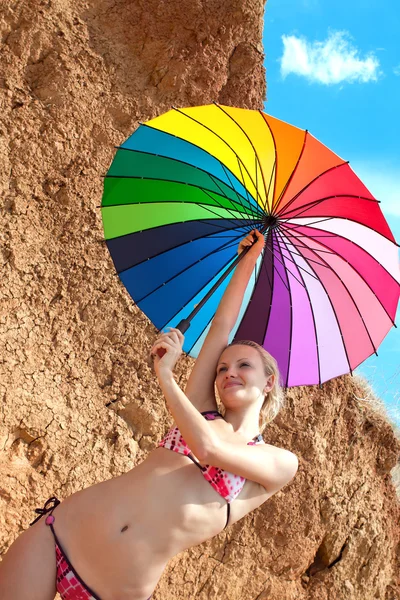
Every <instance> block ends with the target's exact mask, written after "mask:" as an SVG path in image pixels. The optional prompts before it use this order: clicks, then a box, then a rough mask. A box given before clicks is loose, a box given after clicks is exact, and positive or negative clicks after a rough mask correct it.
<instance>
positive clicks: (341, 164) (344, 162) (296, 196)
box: [276, 161, 349, 217]
mask: <svg viewBox="0 0 400 600" xmlns="http://www.w3.org/2000/svg"><path fill="white" fill-rule="evenodd" d="M348 164H349V161H342V162H341V163H340V164H339V165H335V166H333V167H329V169H326V170H325V171H323V172H322V173H320V174H319V175H317V176H316V177H314V179H311V181H309V182H308V183H307V184H306V185H305V186H304V187H303V188H301V190H299V191H298V192H297V193H296V194H295V195H294V196H293V198H292V199H291V200H289V202H288V203H287V204H285V206H282V208H281V209H280V210H279V211H278V213H277V215H276V216H277V217H279V216H280V215H281V214H282V212H286V211H287V209H288V208H289V206H291V205H292V204H293V202H294V201H295V200H297V198H298V197H299V196H300V194H302V193H303V192H304V191H305V190H306V189H307V188H308V187H310V185H311V184H312V183H314V181H317V179H319V178H320V177H322V176H323V175H325V174H326V173H329V171H333V169H338V168H339V167H342V166H343V165H348Z"/></svg>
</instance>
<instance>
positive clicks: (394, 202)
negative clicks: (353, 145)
mask: <svg viewBox="0 0 400 600" xmlns="http://www.w3.org/2000/svg"><path fill="white" fill-rule="evenodd" d="M350 166H351V168H352V169H353V171H354V172H355V173H356V174H357V175H358V177H359V178H360V179H361V181H362V182H363V183H364V185H366V186H367V188H368V189H369V191H370V192H371V193H372V194H373V195H374V196H375V198H376V199H377V200H380V201H381V209H382V212H383V214H384V215H393V216H395V217H400V169H396V168H395V166H394V165H388V166H386V165H385V164H383V163H382V162H380V161H376V162H372V161H371V162H365V161H363V162H357V161H356V162H353V161H351V163H350Z"/></svg>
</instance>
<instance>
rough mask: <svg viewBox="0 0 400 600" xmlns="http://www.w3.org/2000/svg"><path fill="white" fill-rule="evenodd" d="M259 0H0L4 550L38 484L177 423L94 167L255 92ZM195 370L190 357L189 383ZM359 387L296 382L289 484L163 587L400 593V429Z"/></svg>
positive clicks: (271, 594) (100, 169)
mask: <svg viewBox="0 0 400 600" xmlns="http://www.w3.org/2000/svg"><path fill="white" fill-rule="evenodd" d="M263 9H264V7H263V2H262V0H245V1H244V0H190V1H187V0H181V1H179V2H177V1H176V0H168V1H163V0H135V1H134V2H128V1H127V0H113V1H111V0H104V1H103V2H96V1H95V0H74V1H73V0H18V1H16V2H12V3H11V2H7V3H5V5H2V8H1V17H0V35H1V44H2V45H1V61H0V69H1V71H0V91H1V100H0V101H1V111H0V119H1V122H0V156H1V160H0V192H1V198H2V202H1V215H2V217H1V218H2V226H1V234H0V235H1V260H2V292H1V297H2V302H1V315H0V319H1V332H0V345H1V351H0V356H1V363H0V365H1V366H0V369H1V371H0V373H1V374H0V392H1V400H0V402H1V404H0V410H1V423H0V448H1V451H0V452H1V454H0V523H1V533H0V552H1V553H4V552H5V551H6V549H7V548H8V546H9V545H10V543H11V542H12V540H13V539H14V538H15V537H16V536H17V534H18V533H19V532H21V531H22V530H23V529H25V528H26V527H27V526H28V524H29V522H30V521H31V520H32V515H33V509H34V508H35V507H37V506H40V505H42V503H43V502H44V501H45V500H46V499H47V498H48V497H49V496H52V495H53V494H55V495H57V496H59V497H60V498H65V497H66V496H68V495H69V494H71V493H73V492H75V491H77V490H79V489H81V488H83V487H86V486H88V485H91V484H93V483H95V482H98V481H101V480H104V479H107V478H110V477H112V476H115V475H119V474H121V473H123V472H125V471H127V470H128V469H130V468H132V467H133V466H134V465H135V464H137V463H138V462H140V461H141V460H142V459H143V457H144V456H145V455H146V454H147V453H148V452H149V450H151V449H152V448H153V447H154V446H155V445H156V443H157V440H158V439H159V438H160V436H161V435H162V433H163V432H164V431H165V430H166V428H167V427H168V425H169V424H170V417H169V414H168V412H167V410H166V408H165V403H164V402H163V399H162V397H161V394H160V391H159V388H158V385H157V383H156V381H155V378H154V376H153V374H152V372H151V371H150V369H149V368H148V367H147V365H146V363H145V361H144V356H145V355H146V352H147V350H148V348H149V344H150V342H151V340H152V339H154V334H155V331H154V328H153V326H152V325H151V324H150V323H149V322H148V320H147V319H146V317H145V316H144V315H143V314H141V313H140V311H138V310H137V308H136V307H134V306H133V304H132V301H131V299H130V298H129V297H128V295H127V293H126V291H125V289H124V288H123V286H122V284H121V283H120V282H119V280H118V278H117V277H116V276H115V275H114V271H113V265H112V261H111V259H110V257H109V255H108V252H107V249H106V247H105V245H104V243H103V242H102V225H101V217H100V211H99V209H98V206H99V204H100V202H101V194H102V179H101V175H102V174H104V173H105V172H106V170H107V168H108V166H109V164H110V162H111V160H112V157H113V154H114V146H115V145H118V144H120V143H121V142H122V141H123V140H124V139H125V138H126V137H127V136H128V135H129V134H130V133H131V132H132V131H133V130H134V128H135V127H136V126H137V124H138V122H139V121H146V120H148V119H150V118H152V117H154V116H156V115H158V114H160V113H162V112H164V111H165V110H168V109H169V108H170V107H171V105H176V106H188V105H198V104H207V103H210V102H212V101H213V100H216V101H219V102H221V103H225V104H232V105H237V106H242V107H246V108H262V100H263V97H264V95H265V73H264V69H263V49H262V47H261V34H262V19H263ZM190 367H191V361H190V360H189V359H184V360H182V363H181V364H180V366H179V368H178V373H177V376H178V379H179V381H180V382H181V383H184V381H185V379H186V377H187V373H188V372H189V369H190ZM357 386H358V384H357V383H356V382H354V381H353V380H351V378H350V377H343V378H340V379H337V380H335V381H333V382H330V383H328V384H326V385H324V386H323V388H322V389H321V390H320V389H317V388H315V389H314V388H307V389H306V388H304V389H297V390H290V392H289V394H288V400H287V405H286V407H285V408H284V409H283V410H282V412H281V413H280V415H279V416H278V417H277V419H276V420H275V421H274V423H273V424H271V425H270V426H269V427H268V428H267V430H266V434H265V440H266V441H267V442H268V443H271V444H277V445H281V446H282V447H285V448H289V449H291V450H293V451H294V452H296V454H297V455H298V456H299V459H300V467H299V471H298V474H297V476H296V478H295V480H294V481H293V482H292V483H291V484H290V485H288V486H287V487H286V488H284V489H283V490H282V491H281V492H280V493H279V494H277V495H276V496H274V497H273V498H272V499H271V500H270V501H268V502H267V503H266V504H264V505H263V506H262V507H261V508H260V509H259V510H258V511H256V512H254V513H252V514H251V515H248V517H246V518H245V519H243V520H242V521H240V522H239V523H237V524H235V525H234V526H233V527H231V528H228V530H227V531H225V532H224V533H221V534H220V536H218V537H217V538H215V539H213V540H211V541H210V542H208V543H206V544H203V545H202V546H199V547H197V548H194V549H192V550H190V551H188V552H185V553H183V554H182V555H180V556H178V557H176V558H175V559H174V560H173V561H171V563H170V565H169V566H168V569H167V570H166V572H165V574H164V576H163V578H162V579H161V581H160V583H159V585H158V587H157V589H156V592H155V596H154V598H155V600H159V599H161V598H162V599H163V600H169V599H171V600H172V599H174V600H177V599H182V600H187V599H189V598H194V597H196V598H199V599H200V600H205V599H210V600H212V599H214V598H219V599H221V598H222V599H225V598H226V599H229V600H239V599H246V600H247V599H252V600H256V599H257V600H267V599H268V600H292V599H293V600H294V599H296V600H299V599H310V600H311V599H312V600H324V599H328V598H329V599H333V600H342V599H343V600H348V599H349V598H350V599H354V600H358V599H360V600H369V599H371V600H372V599H384V600H394V599H395V598H399V597H400V596H399V594H400V592H399V582H398V580H396V575H395V574H396V573H397V574H398V572H399V564H398V541H399V528H398V522H399V508H398V504H397V502H396V495H395V491H394V487H393V484H392V480H391V476H390V471H391V469H392V468H393V467H394V466H395V464H396V460H397V457H398V454H399V443H398V442H397V441H396V439H395V437H394V435H393V431H392V429H391V427H390V425H388V423H387V421H386V420H385V419H383V418H382V417H380V416H379V415H378V414H376V413H375V412H373V411H371V409H369V408H368V406H367V405H364V404H363V403H360V402H358V401H357V399H356V397H357V396H360V395H361V394H362V390H361V389H359V388H358V387H357ZM396 551H397V554H396ZM396 560H397V562H396Z"/></svg>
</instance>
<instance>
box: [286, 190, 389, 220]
mask: <svg viewBox="0 0 400 600" xmlns="http://www.w3.org/2000/svg"><path fill="white" fill-rule="evenodd" d="M332 198H357V199H358V200H367V201H369V202H375V203H378V204H380V203H381V201H380V200H376V198H366V197H365V196H356V194H333V195H332V196H325V197H324V198H320V199H319V200H313V201H312V202H307V204H303V205H302V206H299V207H298V208H293V209H292V210H289V211H285V220H286V221H288V220H289V219H297V217H299V216H300V215H301V214H303V213H304V212H305V211H307V210H309V209H310V208H315V207H316V206H317V205H318V204H320V203H321V202H325V200H332ZM302 208H305V210H302V211H301V212H300V213H297V214H294V215H292V216H291V217H287V214H288V213H291V212H294V211H296V210H300V209H302ZM285 220H283V219H282V220H280V222H281V223H284V222H285Z"/></svg>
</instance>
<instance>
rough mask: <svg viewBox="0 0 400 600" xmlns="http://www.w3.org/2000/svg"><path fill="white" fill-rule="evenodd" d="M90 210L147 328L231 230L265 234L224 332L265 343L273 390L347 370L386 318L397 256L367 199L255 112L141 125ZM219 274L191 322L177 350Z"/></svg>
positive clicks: (196, 279) (200, 285) (217, 268)
mask: <svg viewBox="0 0 400 600" xmlns="http://www.w3.org/2000/svg"><path fill="white" fill-rule="evenodd" d="M102 217H103V224H104V233H105V239H106V243H107V246H108V248H109V251H110V253H111V256H112V259H113V262H114V265H115V268H116V270H117V272H118V274H119V276H120V278H121V280H122V282H123V283H124V285H125V286H126V288H127V290H128V292H129V294H130V295H131V297H132V298H133V300H134V301H135V302H136V304H137V305H138V306H139V308H140V309H141V310H142V311H143V312H144V313H145V314H146V315H147V316H148V317H149V319H150V320H151V321H152V322H153V323H154V324H155V326H156V327H157V328H158V329H163V328H165V327H167V326H171V327H176V325H177V324H178V323H179V322H180V321H181V319H182V318H186V317H187V316H188V314H189V313H190V312H191V311H192V309H193V308H194V307H195V306H196V305H197V304H198V303H200V302H201V300H202V299H203V298H204V296H205V295H206V293H207V292H208V290H210V288H212V287H213V285H214V284H215V282H216V281H217V280H218V278H219V277H220V276H221V274H223V273H224V272H225V271H226V270H227V269H228V268H229V266H230V265H231V264H232V262H233V261H234V260H235V258H236V251H237V246H238V242H239V240H240V239H241V238H243V237H244V236H245V235H246V234H247V233H248V232H249V231H250V230H251V229H254V228H257V229H259V230H260V231H263V232H265V236H266V244H265V248H264V251H263V253H262V255H261V256H260V258H259V259H258V262H257V265H256V268H255V271H254V276H252V277H251V279H250V282H249V284H248V286H247V290H246V292H245V296H244V299H243V303H242V307H241V310H240V314H239V318H238V320H237V322H236V325H235V327H234V330H233V331H232V334H231V338H230V339H231V340H233V339H236V340H240V339H251V340H254V341H256V342H258V343H259V344H260V345H262V346H263V347H264V348H265V349H266V350H268V352H270V353H271V354H272V355H273V356H274V357H275V358H276V359H277V361H278V365H279V368H280V371H281V376H282V382H283V384H284V385H286V386H293V385H306V384H316V383H322V382H324V381H327V380H328V379H331V378H333V377H336V376H338V375H341V374H344V373H348V372H352V370H353V369H355V368H356V367H357V366H358V365H359V364H360V363H361V362H363V361H364V360H365V359H366V358H367V357H369V356H370V355H371V354H373V353H374V352H376V351H377V348H378V346H379V344H380V343H381V341H382V340H383V338H384V337H385V336H386V334H387V333H388V331H389V330H390V328H391V327H392V325H393V324H394V318H395V314H396V308H397V303H398V298H399V281H400V277H399V263H398V253H397V245H396V242H395V240H394V238H393V235H392V233H391V231H390V229H389V226H388V224H387V223H386V221H385V219H384V217H383V214H382V212H381V209H380V206H379V201H378V200H376V199H375V198H374V197H373V196H372V194H371V193H370V192H369V191H368V189H367V188H366V187H365V186H364V185H363V183H362V182H361V181H360V179H359V178H358V177H357V176H356V175H355V173H354V172H353V171H352V170H351V168H350V166H349V164H348V163H347V162H346V161H344V160H342V159H341V158H339V157H338V156H337V155H336V154H334V153H333V152H332V151H330V150H329V149H328V148H327V147H326V146H324V145H323V144H322V143H320V142H319V141H318V140H317V139H316V138H314V137H313V136H312V135H311V134H310V133H309V132H308V131H304V130H301V129H298V128H297V127H294V126H292V125H289V124H287V123H285V122H283V121H280V120H278V119H275V118H273V117H271V116H269V115H266V114H265V113H263V112H261V111H255V110H246V109H240V108H232V107H228V106H222V105H217V104H212V105H207V106H199V107H192V108H184V109H173V110H170V111H169V112H167V113H165V114H163V115H161V116H160V117H157V118H155V119H152V120H150V121H148V122H147V123H144V124H141V125H140V126H139V128H138V129H137V130H136V131H135V133H133V135H131V136H130V137H129V138H128V139H127V140H126V141H125V142H124V143H123V144H122V146H120V147H119V148H118V150H117V153H116V155H115V157H114V160H113V162H112V164H111V167H110V169H109V171H108V173H107V175H106V177H105V181H104V194H103V199H102ZM231 276H232V273H230V274H229V275H228V276H227V277H226V279H225V280H224V282H223V283H222V284H221V285H220V286H219V288H218V289H217V290H216V291H215V292H214V293H213V294H212V296H211V297H210V298H209V299H208V300H207V301H206V302H205V304H204V306H202V308H201V309H200V310H199V312H198V314H197V315H196V316H195V317H194V318H193V321H192V322H191V326H190V328H189V329H188V331H187V333H186V337H185V344H184V350H185V351H186V352H188V353H189V354H190V355H192V356H197V355H198V353H199V350H200V348H201V345H202V343H203V341H204V339H205V336H206V334H207V331H208V329H209V327H210V322H211V320H212V318H213V316H214V314H215V312H216V309H217V307H218V304H219V301H220V299H221V297H222V295H223V293H224V291H225V289H226V286H227V285H228V283H229V280H230V278H231Z"/></svg>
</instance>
